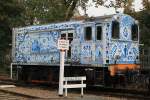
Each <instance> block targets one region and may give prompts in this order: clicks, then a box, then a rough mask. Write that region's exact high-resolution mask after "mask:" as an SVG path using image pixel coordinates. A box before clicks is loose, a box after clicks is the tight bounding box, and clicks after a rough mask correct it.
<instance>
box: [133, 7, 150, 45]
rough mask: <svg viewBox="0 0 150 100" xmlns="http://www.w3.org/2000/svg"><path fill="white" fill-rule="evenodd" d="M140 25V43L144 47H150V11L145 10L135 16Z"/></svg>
mask: <svg viewBox="0 0 150 100" xmlns="http://www.w3.org/2000/svg"><path fill="white" fill-rule="evenodd" d="M135 17H136V19H137V20H138V21H139V25H140V41H141V43H142V44H144V47H146V48H147V47H150V11H149V10H143V11H140V12H138V13H136V14H135Z"/></svg>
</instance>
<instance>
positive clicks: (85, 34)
mask: <svg viewBox="0 0 150 100" xmlns="http://www.w3.org/2000/svg"><path fill="white" fill-rule="evenodd" d="M87 27H90V28H91V35H90V39H87V38H86V36H87V33H86V28H87ZM92 34H93V27H92V25H88V26H84V40H85V41H92Z"/></svg>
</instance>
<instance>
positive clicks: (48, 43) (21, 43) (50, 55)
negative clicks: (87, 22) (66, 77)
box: [14, 22, 80, 64]
mask: <svg viewBox="0 0 150 100" xmlns="http://www.w3.org/2000/svg"><path fill="white" fill-rule="evenodd" d="M78 27H79V24H78V23H77V22H75V23H62V24H52V25H43V26H31V27H26V28H18V29H16V31H15V32H16V33H17V34H16V33H15V34H16V37H15V61H14V62H17V63H37V64H38V63H39V64H40V63H43V64H56V63H59V59H60V58H59V57H60V55H59V52H60V51H59V50H58V49H57V41H58V38H60V30H65V29H75V30H76V33H77V32H78V30H79V28H78ZM50 29H55V30H56V31H45V32H44V30H50ZM35 31H37V32H35ZM78 35H80V34H77V35H74V36H76V37H79V36H78ZM76 37H74V38H76ZM73 51H74V52H75V53H72V55H73V54H77V53H76V50H73ZM72 59H75V60H76V59H77V58H76V57H75V56H74V55H73V57H72Z"/></svg>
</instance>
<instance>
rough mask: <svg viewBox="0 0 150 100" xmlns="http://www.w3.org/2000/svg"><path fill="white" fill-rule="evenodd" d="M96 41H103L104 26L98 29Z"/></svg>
mask: <svg viewBox="0 0 150 100" xmlns="http://www.w3.org/2000/svg"><path fill="white" fill-rule="evenodd" d="M96 39H97V40H102V26H97V27H96Z"/></svg>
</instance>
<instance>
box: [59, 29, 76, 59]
mask: <svg viewBox="0 0 150 100" xmlns="http://www.w3.org/2000/svg"><path fill="white" fill-rule="evenodd" d="M73 34H74V30H65V31H61V39H65V40H69V50H66V51H65V52H66V53H65V55H66V58H67V61H70V60H71V42H72V40H73Z"/></svg>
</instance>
